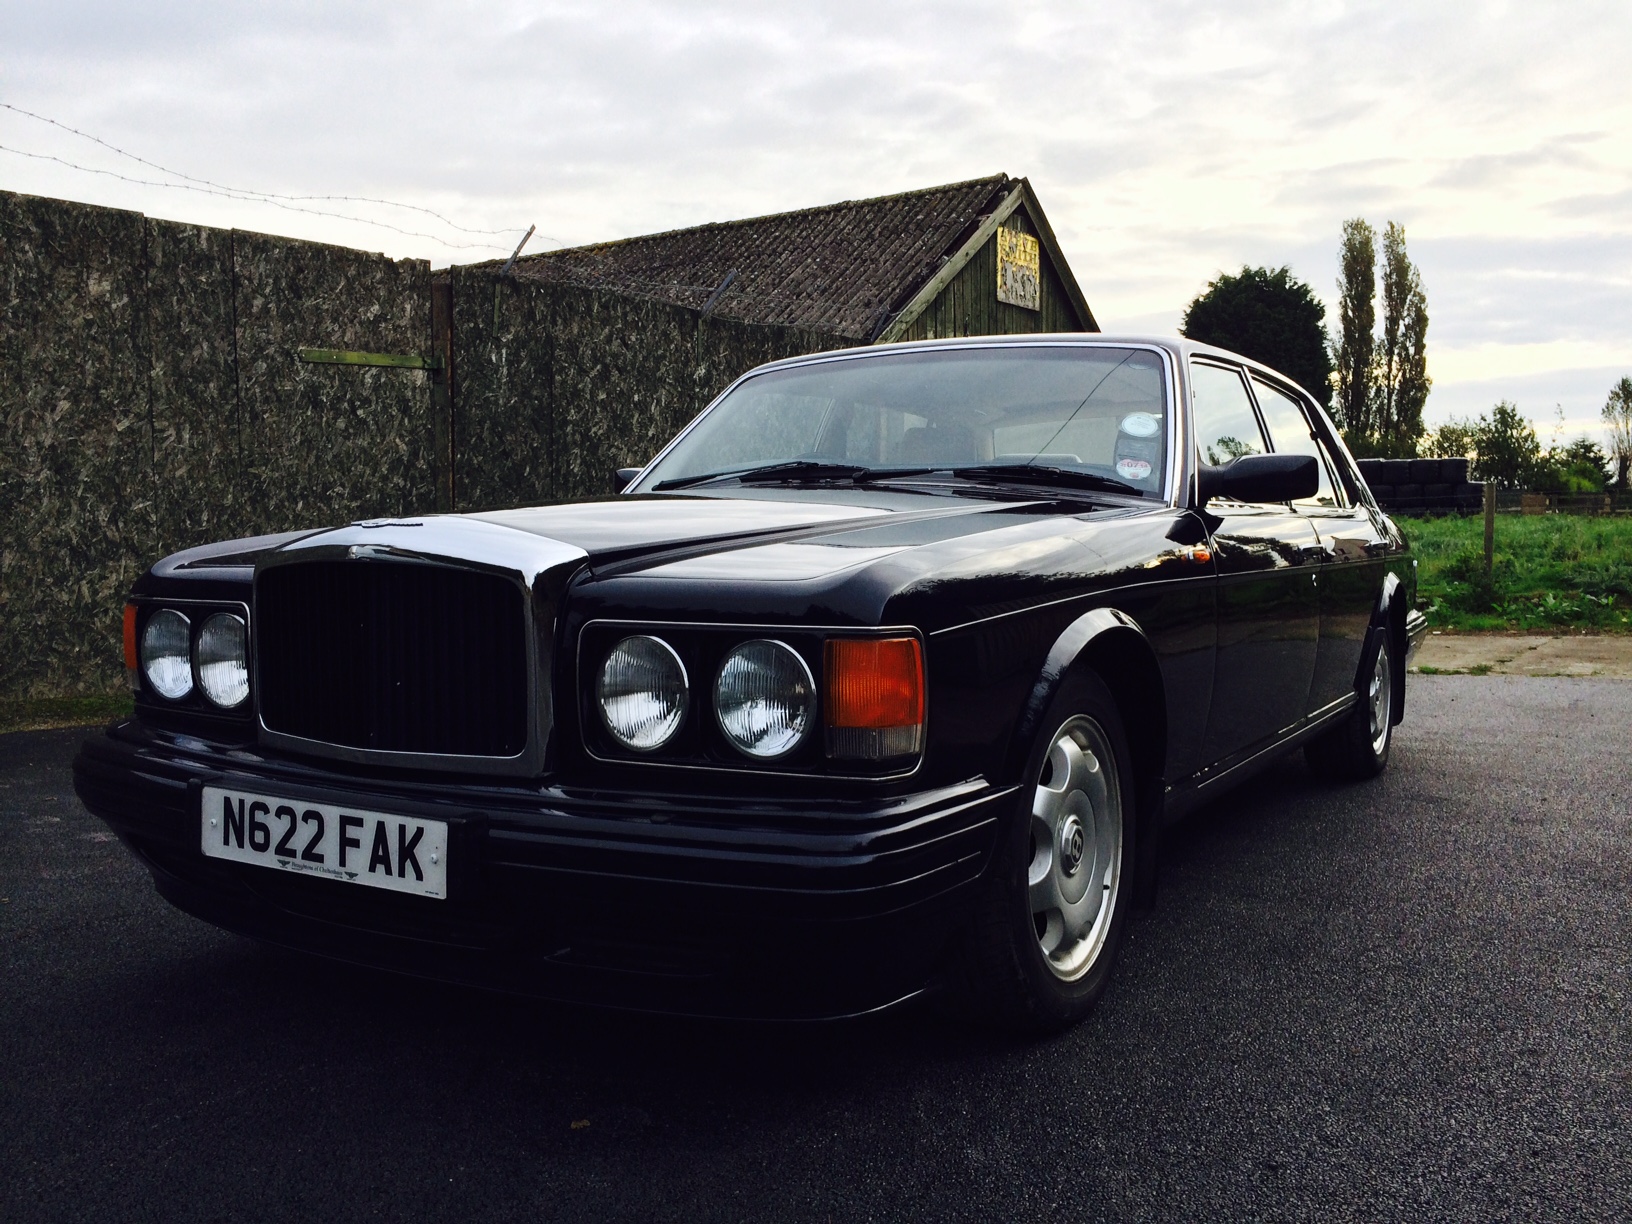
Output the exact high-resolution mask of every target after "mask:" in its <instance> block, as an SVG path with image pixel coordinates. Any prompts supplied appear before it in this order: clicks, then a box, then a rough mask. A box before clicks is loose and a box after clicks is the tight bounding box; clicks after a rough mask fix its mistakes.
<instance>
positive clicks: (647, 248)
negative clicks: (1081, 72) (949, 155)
mask: <svg viewBox="0 0 1632 1224" xmlns="http://www.w3.org/2000/svg"><path fill="white" fill-rule="evenodd" d="M513 275H514V276H515V278H516V279H517V280H518V281H532V282H541V283H554V284H565V285H574V286H579V287H582V288H594V289H601V290H612V291H615V292H622V293H626V294H629V295H632V296H636V297H642V298H649V299H656V300H658V301H663V302H667V303H669V304H671V305H675V306H682V307H689V308H691V309H694V310H697V311H699V312H700V313H702V314H704V315H711V316H717V317H719V318H722V319H733V320H736V321H739V322H745V323H763V324H775V325H781V326H786V327H798V328H803V329H806V330H809V331H814V332H820V333H825V334H827V335H830V336H833V337H835V338H837V339H840V340H843V341H845V342H848V343H851V344H857V343H860V344H868V343H877V342H884V341H890V340H909V339H923V338H928V337H934V336H957V335H990V334H1009V333H1026V332H1043V331H1097V330H1098V325H1097V324H1096V323H1095V321H1094V317H1093V314H1092V312H1091V311H1090V310H1089V308H1088V304H1087V302H1086V300H1085V299H1084V298H1083V295H1082V291H1081V289H1079V288H1078V286H1077V283H1076V278H1075V277H1074V276H1073V275H1072V273H1071V269H1070V267H1069V265H1068V264H1067V263H1066V262H1065V258H1064V256H1063V254H1062V253H1061V252H1060V250H1059V245H1058V243H1057V242H1056V241H1055V239H1054V234H1053V231H1052V230H1051V229H1050V227H1049V225H1048V220H1047V218H1046V217H1045V216H1044V215H1043V211H1042V208H1041V206H1040V205H1039V204H1038V203H1037V199H1036V196H1035V194H1034V193H1033V192H1032V190H1031V186H1030V184H1029V183H1028V182H1027V181H1026V180H1025V179H1012V178H1009V177H1008V176H1007V175H1002V174H999V175H993V176H991V177H988V178H983V179H973V180H970V181H968V182H964V183H951V184H948V185H946V186H943V187H931V188H926V189H923V190H919V191H908V192H902V193H900V194H898V195H892V196H882V197H879V198H876V199H871V200H849V201H845V202H843V203H839V204H830V205H826V206H824V207H820V208H809V209H803V210H800V211H798V212H791V213H780V214H777V215H774V216H769V217H756V218H751V219H748V220H743V221H728V222H721V223H716V224H711V225H700V226H695V227H693V228H691V229H684V230H673V231H669V232H667V233H661V234H649V235H645V236H643V237H638V238H627V239H622V240H620V241H616V242H603V243H596V244H593V245H591V246H583V247H572V248H568V249H565V250H558V251H548V252H545V253H543V254H539V255H533V256H529V257H525V258H522V259H519V260H517V261H516V263H515V265H514V269H513Z"/></svg>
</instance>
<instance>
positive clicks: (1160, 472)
mask: <svg viewBox="0 0 1632 1224" xmlns="http://www.w3.org/2000/svg"><path fill="white" fill-rule="evenodd" d="M801 460H806V461H816V462H823V463H835V464H850V465H855V466H857V467H860V468H864V469H875V468H877V469H897V468H902V469H915V468H922V469H935V470H940V469H957V468H965V467H973V466H977V465H981V466H985V465H992V464H999V465H1010V464H1012V465H1023V464H1033V465H1041V466H1046V467H1057V468H1068V469H1075V470H1079V471H1083V472H1089V473H1093V474H1095V475H1099V476H1104V477H1108V478H1111V479H1114V480H1119V481H1122V482H1123V483H1125V484H1128V485H1131V486H1132V487H1133V488H1134V489H1135V490H1136V491H1138V492H1140V493H1143V494H1146V495H1148V496H1152V497H1155V496H1160V493H1161V490H1162V489H1163V487H1164V482H1165V479H1166V474H1167V390H1166V386H1165V381H1164V375H1163V365H1162V361H1161V358H1160V357H1159V356H1158V355H1157V354H1156V353H1153V352H1150V351H1148V350H1144V349H1129V348H1114V347H1110V346H1106V347H1097V346H1086V345H1071V346H1067V345H1060V346H1055V347H1047V346H1038V347H1034V348H1033V347H1015V348H997V347H991V348H970V349H932V350H928V351H920V352H915V353H881V354H879V355H877V356H867V357H858V358H847V359H841V360H834V361H822V362H815V363H813V364H811V365H804V366H795V367H792V368H790V369H781V370H769V371H766V372H765V373H764V374H758V375H755V376H753V377H751V378H749V379H747V380H746V381H745V382H743V383H742V384H740V385H739V386H738V387H737V388H736V389H735V390H734V391H732V392H731V393H730V394H729V395H727V396H726V397H725V398H724V399H722V400H721V401H720V402H719V403H718V404H716V405H715V406H714V407H713V409H712V410H711V411H710V412H709V413H708V414H707V415H706V416H705V417H704V418H703V419H702V420H701V421H699V422H698V423H697V425H696V427H695V428H694V429H692V430H691V432H690V433H688V434H687V435H686V436H685V437H684V438H683V439H682V440H681V441H680V442H679V443H678V444H677V445H676V446H675V447H674V449H673V450H671V451H670V452H669V453H668V455H666V456H665V457H664V458H663V460H662V462H661V463H659V464H658V465H657V466H656V467H655V468H653V469H652V470H651V471H650V472H648V473H647V474H646V476H645V478H644V479H643V480H642V481H641V483H640V485H639V486H638V487H637V489H636V490H635V491H641V490H647V489H651V488H653V487H654V486H656V485H658V484H659V483H660V482H665V481H676V480H685V479H688V478H695V477H700V476H705V475H708V474H711V473H727V472H732V471H746V470H749V469H752V468H755V467H760V466H764V465H768V464H775V463H789V462H796V461H801ZM1021 475H1022V476H1023V473H1021Z"/></svg>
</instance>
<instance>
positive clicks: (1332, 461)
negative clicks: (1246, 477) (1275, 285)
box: [1252, 374, 1388, 713]
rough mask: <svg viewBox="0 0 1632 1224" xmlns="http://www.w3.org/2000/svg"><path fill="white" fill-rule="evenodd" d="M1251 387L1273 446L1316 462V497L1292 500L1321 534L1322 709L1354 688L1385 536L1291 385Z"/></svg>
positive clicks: (1322, 427) (1318, 671)
mask: <svg viewBox="0 0 1632 1224" xmlns="http://www.w3.org/2000/svg"><path fill="white" fill-rule="evenodd" d="M1252 387H1253V391H1254V392H1255V393H1256V395H1257V397H1258V407H1259V409H1260V411H1261V413H1262V415H1263V419H1264V424H1265V426H1266V427H1267V429H1268V431H1269V437H1270V442H1271V444H1272V445H1273V446H1274V447H1275V449H1276V450H1277V451H1289V452H1291V453H1294V454H1300V455H1314V456H1315V458H1316V459H1317V460H1319V462H1320V465H1321V483H1320V488H1319V490H1318V491H1317V492H1316V494H1315V496H1314V497H1312V498H1308V499H1306V500H1305V501H1301V502H1297V503H1295V505H1296V508H1297V509H1298V510H1299V511H1301V512H1302V513H1303V514H1304V515H1305V516H1307V517H1308V519H1309V521H1310V522H1311V523H1312V524H1313V526H1314V528H1315V532H1316V534H1317V535H1318V536H1319V537H1320V544H1321V567H1320V584H1319V585H1320V643H1319V646H1318V648H1317V650H1316V653H1315V674H1314V679H1313V682H1312V683H1311V685H1310V688H1309V712H1310V713H1314V712H1315V711H1318V710H1322V709H1325V708H1326V707H1327V706H1329V705H1331V704H1332V703H1333V702H1337V701H1341V700H1342V699H1343V698H1344V697H1345V696H1346V695H1347V694H1349V693H1350V692H1352V691H1353V690H1354V682H1355V677H1356V676H1357V674H1358V673H1359V669H1360V654H1361V651H1362V650H1363V649H1364V648H1365V642H1366V631H1367V629H1368V628H1369V627H1370V625H1371V616H1372V612H1373V611H1374V610H1375V609H1376V606H1377V597H1378V594H1379V592H1380V590H1381V588H1382V581H1383V567H1384V561H1385V560H1386V557H1387V553H1388V538H1387V536H1385V535H1384V534H1383V532H1382V531H1381V530H1380V528H1379V526H1378V524H1377V523H1376V522H1375V521H1374V520H1373V519H1372V516H1371V512H1370V511H1369V510H1368V509H1367V508H1366V506H1365V504H1364V502H1363V501H1362V500H1361V499H1360V497H1359V490H1358V489H1353V488H1350V487H1348V483H1347V482H1346V481H1345V480H1344V479H1343V477H1344V475H1345V465H1344V464H1343V463H1342V462H1341V461H1340V460H1339V458H1338V455H1337V453H1336V451H1335V449H1334V448H1333V447H1332V445H1331V443H1330V442H1329V441H1328V440H1327V438H1326V437H1323V436H1322V435H1323V434H1324V433H1325V431H1326V429H1327V428H1329V426H1328V424H1327V422H1326V421H1324V420H1323V419H1321V417H1320V414H1319V412H1318V411H1317V410H1315V409H1314V408H1313V407H1312V405H1309V404H1306V403H1304V402H1303V400H1302V399H1301V397H1298V396H1295V395H1294V394H1293V393H1292V391H1291V390H1290V389H1289V388H1284V387H1277V386H1276V385H1274V384H1273V383H1271V382H1269V381H1268V380H1266V379H1263V378H1261V377H1259V376H1258V375H1257V374H1254V375H1253V376H1252Z"/></svg>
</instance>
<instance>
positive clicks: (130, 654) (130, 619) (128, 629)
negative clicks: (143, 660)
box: [125, 603, 136, 671]
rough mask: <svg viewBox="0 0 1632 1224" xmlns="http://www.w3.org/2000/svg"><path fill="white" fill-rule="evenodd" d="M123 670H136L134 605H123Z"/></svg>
mask: <svg viewBox="0 0 1632 1224" xmlns="http://www.w3.org/2000/svg"><path fill="white" fill-rule="evenodd" d="M125 669H126V670H127V671H135V670H136V605H135V604H131V603H127V604H126V605H125Z"/></svg>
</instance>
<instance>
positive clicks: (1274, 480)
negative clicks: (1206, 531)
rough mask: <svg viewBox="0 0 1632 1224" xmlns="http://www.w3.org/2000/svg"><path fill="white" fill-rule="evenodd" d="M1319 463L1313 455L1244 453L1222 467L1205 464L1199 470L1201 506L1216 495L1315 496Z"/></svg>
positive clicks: (1251, 498)
mask: <svg viewBox="0 0 1632 1224" xmlns="http://www.w3.org/2000/svg"><path fill="white" fill-rule="evenodd" d="M1317 464H1318V460H1316V459H1315V457H1314V456H1313V455H1242V456H1241V458H1239V459H1236V460H1235V461H1233V462H1231V463H1226V464H1224V465H1223V466H1221V467H1209V466H1208V465H1207V464H1205V463H1204V464H1202V465H1201V467H1200V469H1199V470H1198V471H1197V473H1196V500H1197V502H1198V503H1199V506H1198V508H1199V507H1205V506H1206V505H1207V503H1208V502H1209V501H1210V500H1211V499H1213V498H1215V497H1218V498H1223V499H1224V500H1226V501H1238V502H1289V501H1297V500H1299V499H1300V498H1304V497H1313V496H1314V495H1315V493H1316V491H1317V490H1318V489H1319V488H1320V468H1319V467H1318V466H1317Z"/></svg>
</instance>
